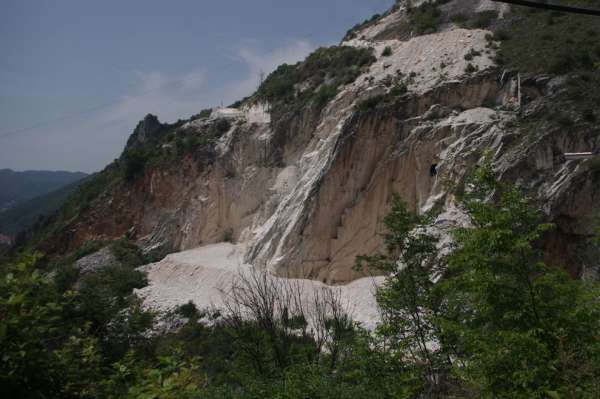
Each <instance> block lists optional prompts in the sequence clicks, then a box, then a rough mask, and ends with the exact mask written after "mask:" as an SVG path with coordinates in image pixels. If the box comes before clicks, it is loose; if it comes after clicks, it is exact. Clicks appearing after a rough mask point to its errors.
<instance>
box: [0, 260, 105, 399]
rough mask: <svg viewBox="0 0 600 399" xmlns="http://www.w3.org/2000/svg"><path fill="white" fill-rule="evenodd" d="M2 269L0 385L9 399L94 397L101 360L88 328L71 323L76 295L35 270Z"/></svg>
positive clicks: (22, 265)
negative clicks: (62, 289)
mask: <svg viewBox="0 0 600 399" xmlns="http://www.w3.org/2000/svg"><path fill="white" fill-rule="evenodd" d="M37 259H38V255H28V256H25V257H23V259H22V260H20V261H19V262H16V263H13V264H8V265H5V266H4V267H3V268H2V275H1V279H0V315H1V317H0V358H1V359H2V361H1V362H0V386H1V390H2V392H5V394H8V395H9V396H12V397H27V398H47V397H64V398H76V397H89V398H92V397H95V396H96V393H97V391H96V388H97V387H98V382H99V380H100V375H101V374H100V373H101V364H102V363H101V362H102V357H101V355H100V352H99V348H98V340H97V339H96V338H95V337H93V336H92V335H90V334H89V324H88V323H85V322H84V323H79V322H78V321H77V320H71V319H69V316H70V315H71V314H72V313H73V312H74V311H75V307H76V304H77V302H76V294H75V293H74V292H73V291H67V292H64V293H63V292H60V291H58V290H57V289H56V287H55V285H54V284H53V282H52V280H51V279H50V278H49V277H47V276H44V275H43V274H42V273H40V271H39V270H37V269H36V268H35V263H36V261H37Z"/></svg>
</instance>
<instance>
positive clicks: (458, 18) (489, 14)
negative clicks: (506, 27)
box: [450, 10, 498, 29]
mask: <svg viewBox="0 0 600 399" xmlns="http://www.w3.org/2000/svg"><path fill="white" fill-rule="evenodd" d="M496 19H498V12H497V11H495V10H486V11H481V12H478V13H475V14H474V15H473V16H472V17H469V16H467V15H465V14H461V13H459V14H455V15H453V16H452V17H451V18H450V20H451V21H452V22H454V23H455V24H457V25H458V26H460V27H461V28H466V29H486V28H489V27H490V25H492V23H493V22H494V21H495V20H496Z"/></svg>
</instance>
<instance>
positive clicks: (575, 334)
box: [0, 0, 600, 398]
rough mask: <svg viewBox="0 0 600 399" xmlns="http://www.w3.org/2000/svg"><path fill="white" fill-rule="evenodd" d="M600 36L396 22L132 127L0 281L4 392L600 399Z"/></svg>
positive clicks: (435, 20) (378, 24)
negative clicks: (173, 119) (216, 100)
mask: <svg viewBox="0 0 600 399" xmlns="http://www.w3.org/2000/svg"><path fill="white" fill-rule="evenodd" d="M594 2H597V0H594V1H592V0H573V1H570V2H569V3H570V4H576V5H580V6H581V5H587V6H593V5H594ZM538 4H541V3H538ZM598 21H599V20H598V19H594V17H581V16H577V17H575V16H572V15H569V14H566V13H559V12H545V11H537V10H534V11H532V10H530V9H526V8H517V7H514V8H511V7H509V6H508V5H506V4H502V3H499V2H496V1H492V0H399V1H397V2H396V4H395V6H394V7H392V8H391V9H390V10H388V11H387V12H385V13H384V14H382V15H376V16H374V17H372V18H370V19H368V20H366V21H365V22H363V23H361V24H358V25H356V26H355V27H354V28H352V29H351V30H350V31H349V32H348V33H347V34H346V36H345V37H344V39H343V41H342V42H341V44H340V45H338V46H332V47H328V48H321V49H318V50H316V51H315V52H314V53H313V54H311V55H310V56H308V57H307V58H306V59H305V60H304V61H302V62H299V63H297V64H295V65H282V66H280V67H279V68H277V70H275V71H274V72H272V73H271V74H270V75H269V76H268V77H267V78H266V79H265V80H264V81H263V82H262V83H261V85H260V87H259V88H258V90H257V91H256V92H255V93H253V94H252V95H251V96H249V97H247V98H245V99H243V100H241V101H239V102H237V103H235V104H233V105H232V106H230V107H228V108H217V109H211V110H203V111H200V112H199V113H198V114H197V115H194V116H192V117H191V118H188V119H186V120H180V121H178V122H177V123H173V124H166V123H161V122H160V120H159V118H158V116H156V115H147V116H146V117H145V118H144V119H143V120H142V121H141V122H140V123H139V124H138V125H137V126H136V127H135V130H134V132H133V134H132V135H131V137H130V138H129V140H128V141H127V144H126V146H125V148H124V150H123V152H122V154H121V155H120V157H119V158H118V159H117V160H115V161H114V162H113V163H111V164H110V165H108V166H107V167H106V168H105V169H104V170H103V171H101V172H99V173H97V174H95V175H93V176H91V177H89V178H88V179H86V181H84V182H83V183H82V184H81V185H78V187H77V188H76V189H75V190H73V191H72V193H71V194H70V195H69V197H68V198H67V200H66V201H65V203H64V205H62V206H61V208H60V209H59V210H58V211H57V212H55V213H53V214H52V215H51V216H49V217H47V218H44V219H43V220H41V221H40V222H39V223H37V224H36V226H35V228H34V229H32V231H31V241H29V242H28V243H26V245H25V247H26V248H25V249H27V250H29V249H36V248H35V247H37V249H39V250H40V251H41V252H43V253H45V256H39V257H38V256H27V257H25V260H23V261H21V262H19V263H17V264H16V265H11V264H8V265H7V269H6V272H5V276H6V278H3V279H0V283H2V284H4V285H3V286H2V289H1V290H0V292H3V297H2V298H3V301H0V304H3V305H2V306H3V307H2V308H1V309H0V313H1V314H2V315H3V318H0V321H4V319H6V321H5V322H4V323H3V324H0V327H3V328H2V329H0V331H3V334H2V336H5V337H7V338H9V339H4V340H3V341H2V342H3V344H4V343H5V345H4V346H5V347H7V350H5V351H4V352H6V354H4V353H3V360H6V361H3V362H2V363H0V370H2V371H3V373H2V375H3V376H4V375H6V376H8V377H7V378H4V380H5V382H7V383H8V384H5V385H8V388H9V389H8V391H9V392H12V391H17V392H23V394H21V395H20V397H94V398H95V397H100V398H104V397H146V396H148V397H161V398H162V397H177V398H198V397H202V398H205V397H206V398H222V397H229V398H254V397H261V398H283V397H285V398H334V397H335V398H355V397H356V398H598V397H600V384H599V381H600V378H598V377H599V376H600V347H599V345H598V342H599V340H598V338H599V336H598V331H600V303H599V302H598V300H597V299H598V292H600V291H598V288H599V285H598V283H599V282H600V278H599V277H600V257H599V256H598V255H599V254H600V237H599V234H600V228H599V226H598V223H599V222H598V219H597V216H598V214H599V213H600V184H599V183H600V159H599V156H600V134H599V132H600V73H599V72H600V46H599V45H598V37H600V23H598ZM0 249H1V248H0ZM19 249H20V247H19V245H16V246H13V247H11V248H10V249H9V251H8V253H7V256H8V255H11V256H12V255H13V253H17V252H18V250H19ZM24 252H25V253H26V254H27V251H24ZM166 253H169V254H168V255H166V256H165V254H166ZM0 255H1V252H0ZM360 255H366V256H360ZM357 259H358V263H359V264H358V266H359V267H356V261H357ZM369 267H370V269H368V268H369ZM568 273H570V276H569V274H568ZM48 276H53V278H52V279H50V278H47V277H48ZM4 315H6V317H5V316H4ZM355 322H356V323H355ZM32 326H33V327H35V328H32ZM3 349H4V347H3ZM157 376H158V377H159V378H157ZM11 388H13V389H11ZM29 392H35V394H30V393H29ZM17 396H19V395H17Z"/></svg>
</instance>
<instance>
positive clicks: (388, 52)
mask: <svg viewBox="0 0 600 399" xmlns="http://www.w3.org/2000/svg"><path fill="white" fill-rule="evenodd" d="M381 55H382V56H383V57H389V56H390V55H392V48H391V47H390V46H386V47H385V48H384V49H383V52H382V53H381Z"/></svg>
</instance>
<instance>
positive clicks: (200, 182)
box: [69, 0, 600, 283]
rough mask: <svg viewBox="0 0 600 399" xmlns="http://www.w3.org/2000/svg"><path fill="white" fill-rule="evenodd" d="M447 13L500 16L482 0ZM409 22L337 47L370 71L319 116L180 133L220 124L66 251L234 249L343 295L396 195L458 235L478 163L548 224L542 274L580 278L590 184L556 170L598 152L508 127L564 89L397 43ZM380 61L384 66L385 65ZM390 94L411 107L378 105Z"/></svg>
mask: <svg viewBox="0 0 600 399" xmlns="http://www.w3.org/2000/svg"><path fill="white" fill-rule="evenodd" d="M444 7H448V12H458V11H457V10H462V11H464V10H467V11H468V12H472V11H473V10H489V9H495V10H498V11H499V12H500V16H501V15H502V12H503V11H504V6H500V5H499V4H498V3H495V2H491V1H488V0H480V1H475V0H473V1H466V0H460V1H459V0H455V1H453V2H450V3H448V4H446V5H444ZM405 18H406V9H405V4H404V2H402V1H400V2H398V4H397V6H396V7H395V8H394V9H393V10H392V11H390V12H388V13H387V14H386V15H384V16H383V17H382V18H380V19H379V20H377V21H376V23H373V24H370V25H368V26H366V27H364V28H363V29H362V30H359V31H357V32H355V33H354V34H353V37H352V38H347V40H346V41H345V42H344V43H343V44H345V45H349V46H356V47H372V48H374V53H375V54H376V55H377V57H378V60H377V62H375V63H374V64H373V65H371V67H370V69H369V70H368V72H366V73H364V74H362V75H361V76H359V77H358V79H356V80H355V81H354V82H353V83H351V84H348V85H346V86H343V87H342V89H341V90H340V91H339V92H338V93H337V95H336V96H335V98H333V100H331V101H330V102H329V103H328V105H327V106H326V107H325V108H324V109H322V110H319V109H316V108H315V107H306V108H305V109H304V110H303V111H302V112H298V113H296V114H287V115H284V116H281V115H279V116H277V117H276V118H275V117H274V115H271V114H270V113H269V105H268V104H265V103H260V102H255V103H246V104H244V105H242V106H241V107H240V108H238V109H237V110H236V109H233V110H232V109H223V110H219V111H218V112H213V115H211V116H210V118H208V119H206V118H204V119H199V120H195V121H190V122H188V123H186V124H184V125H183V126H181V127H179V128H178V129H177V131H178V132H179V134H181V135H184V136H185V135H186V134H191V133H193V132H200V131H203V130H202V129H205V128H206V126H210V125H212V124H216V123H219V121H220V120H223V119H227V120H228V121H229V122H230V123H229V125H227V131H226V132H223V134H222V135H221V136H220V138H219V139H218V141H217V143H216V145H215V146H214V149H213V150H211V151H208V152H206V151H205V152H199V153H195V154H192V155H189V154H188V155H186V156H185V157H183V158H180V159H178V160H177V162H174V163H172V164H171V165H170V166H167V167H164V166H162V167H160V168H159V167H148V168H146V169H145V171H144V173H143V175H142V176H140V177H139V178H137V179H136V180H135V181H133V182H131V183H129V184H123V185H119V186H116V187H113V188H111V189H110V190H108V191H107V192H105V193H104V194H103V195H102V196H101V197H100V198H99V199H98V200H97V201H96V202H95V204H94V207H93V208H92V209H91V210H90V211H89V212H87V213H86V214H84V215H83V216H82V217H81V218H79V219H78V220H76V221H74V222H73V223H72V224H71V225H70V226H69V240H70V242H71V243H72V245H77V243H81V242H83V241H85V240H88V239H91V238H116V237H120V236H121V235H123V234H124V233H125V232H128V231H129V232H130V233H132V234H133V235H134V236H135V237H136V238H137V239H139V240H140V242H141V243H143V245H144V246H146V247H147V248H153V247H157V246H166V247H168V248H169V249H171V250H175V251H181V250H189V249H193V248H196V247H201V246H204V245H208V244H214V243H219V242H223V241H227V240H233V241H235V242H237V243H240V244H241V246H240V248H242V249H243V253H241V254H238V255H239V257H240V259H243V262H244V263H245V264H251V265H253V266H254V267H259V268H263V269H267V270H269V271H271V272H273V273H274V274H276V275H278V276H283V277H294V278H307V279H314V280H320V281H323V282H326V283H347V282H350V281H353V280H355V279H358V278H360V277H363V276H364V274H363V273H364V272H358V271H355V270H354V269H353V266H354V259H355V257H356V256H357V255H360V254H370V253H373V252H374V251H377V250H378V249H380V248H381V245H382V233H383V228H382V221H383V217H384V216H385V215H386V213H387V212H388V210H389V206H390V200H391V195H392V193H393V192H397V193H399V194H400V195H401V197H402V198H403V199H404V200H405V201H406V202H407V203H408V205H409V206H410V207H411V208H412V209H414V210H415V211H418V212H421V211H425V210H428V209H430V208H431V207H433V206H441V207H442V208H443V209H446V212H443V213H442V215H440V217H439V218H438V221H437V222H436V224H437V225H438V227H440V228H441V229H442V230H444V229H447V228H449V227H451V226H452V225H453V224H454V223H458V222H461V220H462V216H461V215H460V212H459V211H458V210H457V209H456V208H455V207H454V205H453V204H454V202H455V198H454V194H453V190H451V189H450V185H451V184H453V185H456V186H460V184H461V182H462V181H463V180H464V177H465V175H466V174H467V173H468V172H469V171H471V170H473V168H475V167H476V165H477V164H478V163H479V162H481V160H482V159H483V158H484V157H485V156H487V157H491V159H492V161H493V162H494V165H496V169H497V172H498V174H499V176H501V178H502V179H505V180H506V181H512V182H515V183H517V184H519V185H520V186H521V187H523V188H524V189H526V190H527V191H528V192H529V193H531V195H534V196H536V197H537V198H539V199H540V201H541V203H543V204H545V205H544V212H545V213H546V215H547V216H548V220H550V221H553V222H555V223H556V224H557V229H556V230H555V231H554V233H553V234H552V236H551V237H548V240H547V251H546V253H547V256H548V259H549V260H550V261H553V262H554V261H556V262H561V263H564V264H567V265H568V266H569V267H570V268H571V272H572V273H573V274H574V275H578V274H580V273H581V271H582V270H581V267H582V266H581V264H580V263H576V262H574V261H573V259H574V258H573V257H572V256H573V255H574V254H575V252H576V251H577V246H578V245H579V244H581V243H582V242H584V241H585V240H586V239H587V237H588V236H589V235H590V234H591V232H592V230H591V227H592V226H591V225H590V223H589V221H590V220H591V219H590V217H591V216H592V215H594V214H595V213H597V212H598V210H599V209H600V190H599V188H598V187H599V186H598V184H597V181H598V172H597V171H594V168H593V166H592V165H591V163H589V162H580V161H569V162H566V161H565V160H564V158H563V156H562V154H563V153H564V152H576V151H597V150H599V149H600V148H599V147H600V141H599V140H598V136H597V134H595V132H594V131H592V130H574V131H568V130H567V129H565V128H564V127H561V126H560V125H555V126H545V127H544V129H541V130H539V131H537V130H536V131H533V132H531V134H526V135H525V134H523V130H522V129H519V127H518V126H517V125H516V123H515V120H516V118H517V117H518V116H521V117H523V116H527V115H528V113H533V112H534V111H535V110H536V109H537V108H539V107H540V106H543V104H544V103H546V102H549V101H552V99H553V98H554V96H556V95H557V93H560V91H561V90H563V88H562V87H563V82H561V80H560V79H559V78H552V77H546V76H542V77H540V76H525V75H519V74H518V72H514V71H513V72H510V71H503V70H501V69H499V68H497V67H496V66H495V65H494V62H493V57H494V50H493V46H489V45H488V39H489V32H488V31H486V30H481V29H474V30H467V29H460V28H458V27H456V26H455V25H453V24H447V25H445V26H444V27H443V28H442V29H441V30H440V31H439V32H438V33H434V34H429V35H421V36H415V35H413V34H412V33H410V32H408V33H407V32H406V30H403V29H400V28H399V27H402V26H403V25H402V21H404V20H405ZM388 47H389V48H390V49H391V55H389V56H383V55H381V54H382V53H383V51H384V49H386V48H388ZM473 54H475V55H473ZM400 78H401V79H403V82H405V84H406V88H407V91H406V93H405V94H403V95H401V96H397V97H394V98H392V99H387V97H381V96H382V95H385V94H386V93H388V92H389V91H390V90H391V87H392V82H394V81H398V79H400ZM519 93H521V96H520V97H519ZM380 97H381V98H382V99H381V101H380V102H379V103H377V104H375V105H374V106H371V107H363V106H361V104H363V102H364V100H366V99H373V98H380ZM159 130H160V123H158V121H157V120H156V119H155V117H152V116H148V117H146V119H144V121H142V122H140V124H139V125H138V127H137V128H136V131H135V132H134V134H133V136H132V138H131V139H130V141H131V142H132V144H131V145H133V143H136V142H143V141H144V140H145V139H146V138H147V137H149V136H152V135H154V134H156V133H157V132H158V131H159ZM190 132H191V133H190ZM129 145H130V144H129V143H128V146H129ZM132 226H133V229H131V227H132ZM238 255H236V256H238Z"/></svg>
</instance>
